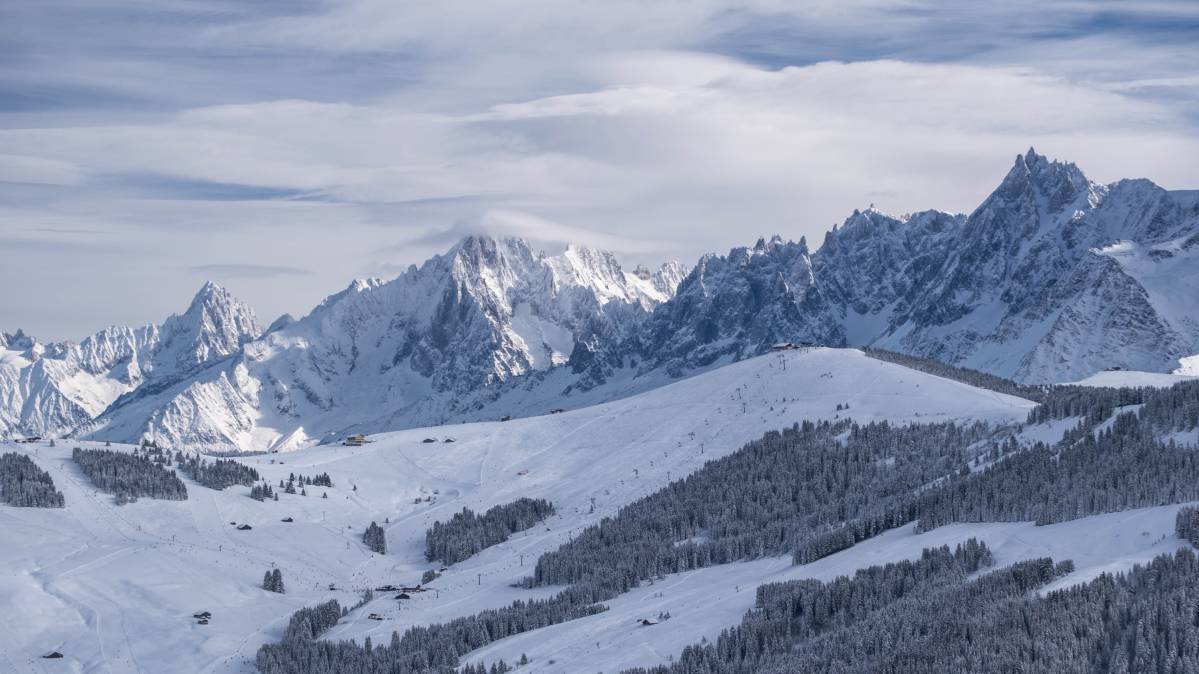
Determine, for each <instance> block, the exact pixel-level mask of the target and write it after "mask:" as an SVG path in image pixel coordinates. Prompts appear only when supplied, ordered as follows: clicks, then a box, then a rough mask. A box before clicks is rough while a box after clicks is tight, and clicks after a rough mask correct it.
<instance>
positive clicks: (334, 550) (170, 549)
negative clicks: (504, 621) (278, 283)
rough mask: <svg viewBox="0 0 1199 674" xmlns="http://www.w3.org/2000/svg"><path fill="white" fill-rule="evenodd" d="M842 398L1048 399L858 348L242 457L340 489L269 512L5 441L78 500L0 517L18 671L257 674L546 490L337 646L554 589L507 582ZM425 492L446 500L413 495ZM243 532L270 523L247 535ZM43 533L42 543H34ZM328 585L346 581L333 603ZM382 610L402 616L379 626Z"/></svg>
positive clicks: (972, 409) (272, 478)
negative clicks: (116, 499)
mask: <svg viewBox="0 0 1199 674" xmlns="http://www.w3.org/2000/svg"><path fill="white" fill-rule="evenodd" d="M784 364H785V367H784ZM743 403H744V407H743V406H742V404H743ZM839 404H840V405H844V404H848V405H849V406H850V413H851V414H852V415H853V416H854V417H855V418H858V419H861V420H862V421H869V420H883V419H888V420H892V421H908V420H917V419H920V420H924V419H932V420H949V419H957V420H966V419H984V420H988V421H990V422H993V423H997V424H1012V423H1017V422H1020V421H1022V420H1023V419H1024V418H1025V416H1026V414H1027V412H1028V410H1029V409H1030V408H1031V406H1032V405H1031V403H1028V402H1027V401H1023V400H1020V399H1016V398H1011V397H1008V396H1003V395H1000V394H996V393H993V392H990V391H985V390H979V389H973V388H971V387H969V386H966V385H964V384H960V383H957V382H951V381H948V380H944V379H940V378H937V377H933V376H930V375H926V374H923V373H919V372H915V371H912V370H907V369H905V368H902V367H900V366H897V365H893V364H889V363H883V362H881V361H877V360H873V359H869V358H866V357H865V356H863V355H862V354H861V353H859V352H856V351H842V350H828V349H815V350H808V351H793V352H787V353H785V354H782V355H778V354H772V355H768V356H763V357H759V358H753V359H749V360H746V361H743V362H740V363H737V364H734V365H730V366H727V367H724V368H720V369H718V370H715V371H712V372H709V373H706V374H702V375H699V376H696V377H693V378H690V379H686V380H683V381H680V382H677V383H674V384H671V385H668V386H664V387H661V388H658V389H655V390H653V391H650V392H647V393H644V394H641V395H637V396H633V397H630V398H627V399H623V400H619V401H615V402H612V403H607V404H604V405H599V406H594V407H588V408H585V409H581V410H577V411H570V412H565V413H562V414H553V415H543V416H538V417H531V418H526V419H514V420H512V421H509V422H486V423H471V424H456V425H447V426H440V427H434V428H420V429H412V430H408V431H401V432H395V433H387V434H382V435H378V436H375V437H373V438H372V440H374V442H372V443H370V444H368V445H365V446H362V447H353V448H350V447H341V446H327V447H315V448H310V449H304V450H300V451H296V452H293V453H290V454H287V455H274V456H255V457H246V458H244V459H242V461H243V462H244V463H246V464H248V465H249V466H251V467H253V468H255V469H257V470H258V471H259V472H260V473H261V474H262V475H263V477H264V478H266V480H267V481H268V482H269V483H272V484H276V483H277V482H278V480H279V479H281V478H285V477H286V476H287V475H288V474H289V473H291V472H296V473H301V474H313V473H321V472H327V473H328V474H329V475H330V476H331V478H332V481H333V484H334V487H333V488H328V489H326V488H322V487H308V488H307V489H308V494H309V495H308V496H306V497H303V496H298V495H281V496H280V501H279V502H273V501H267V502H258V501H254V500H252V499H250V498H248V497H247V493H248V491H249V490H248V488H245V487H230V488H228V489H226V490H224V491H219V492H218V491H212V490H209V489H206V488H203V487H201V486H199V485H197V484H196V483H194V482H193V481H191V480H190V479H185V482H186V484H187V489H188V494H189V497H188V500H187V501H183V502H167V501H153V500H148V499H142V500H140V501H138V502H137V503H134V504H130V505H126V506H116V505H114V504H113V501H112V498H111V497H110V496H107V495H105V494H97V493H96V492H95V491H94V489H93V488H92V487H91V485H90V484H89V483H88V481H87V480H86V478H84V477H83V476H82V475H80V474H79V472H78V470H77V468H76V467H75V466H74V464H73V463H72V462H71V461H70V460H69V459H68V458H66V457H68V456H69V454H70V449H69V448H68V447H67V444H68V443H59V445H58V447H56V448H50V447H48V446H46V445H45V444H40V445H24V444H22V445H6V446H5V447H4V450H5V451H17V452H21V453H27V454H29V455H31V456H32V457H33V459H34V461H35V462H36V463H37V464H38V465H39V466H41V467H43V468H45V469H46V470H47V471H48V472H49V473H50V474H51V476H52V477H53V479H54V481H55V484H56V485H57V486H58V488H59V489H61V490H62V491H63V492H64V494H65V496H66V508H65V509H64V510H40V509H14V508H7V507H0V517H2V518H3V523H4V526H3V527H0V537H2V538H3V540H2V541H0V550H3V551H4V552H2V553H0V561H2V562H3V563H4V564H5V567H6V568H8V569H10V570H11V573H10V574H9V575H8V576H6V579H5V580H4V581H2V582H3V584H4V592H5V593H6V595H8V596H11V597H14V598H16V599H17V600H18V601H19V602H20V604H21V605H22V606H27V607H32V608H31V610H32V611H33V612H32V613H29V614H26V615H23V616H22V618H21V620H19V621H16V620H12V619H11V618H9V619H5V622H4V627H5V629H4V630H3V636H0V644H2V647H0V651H2V652H3V653H5V654H6V657H8V658H10V666H11V667H13V668H14V669H17V670H26V669H31V668H33V669H34V671H38V670H37V668H39V667H41V666H42V665H43V661H41V660H39V659H38V658H37V657H36V656H37V655H39V654H40V653H42V652H44V651H48V650H51V649H57V650H60V651H62V652H63V653H65V654H67V656H68V657H69V658H70V659H71V660H72V661H73V662H75V663H77V665H78V666H79V667H82V668H85V669H86V668H89V667H94V666H97V665H99V664H100V663H102V662H107V663H109V664H110V666H111V667H113V668H114V669H117V670H130V669H136V668H139V667H140V668H145V667H147V666H148V665H149V663H155V665H156V666H165V667H168V668H171V669H174V670H176V671H248V670H249V666H248V663H249V662H250V658H252V657H253V654H254V651H255V650H256V648H257V647H258V645H259V644H260V643H263V642H265V641H269V640H275V639H278V638H279V635H280V633H281V630H282V628H283V625H284V623H285V622H286V618H287V616H288V615H289V614H290V613H291V612H292V611H294V610H296V609H297V608H299V607H300V606H303V605H310V604H313V603H316V602H317V601H318V600H322V599H325V598H329V597H339V598H341V599H342V601H343V603H344V604H351V605H352V604H353V603H354V602H355V601H356V596H357V594H356V592H355V591H354V590H355V589H361V588H364V587H373V586H377V585H381V584H384V583H394V584H397V585H399V584H403V583H413V582H416V581H417V580H418V579H419V576H420V574H421V572H422V571H424V570H425V569H428V568H430V566H431V565H430V563H428V562H426V561H425V560H424V557H423V554H422V552H423V536H424V531H425V529H426V528H427V527H428V526H429V525H430V524H431V523H432V521H433V520H435V519H448V517H449V516H450V514H452V513H453V512H456V511H458V510H460V509H461V508H462V507H464V506H469V507H471V508H472V509H476V510H482V509H485V508H487V507H489V506H492V505H496V504H499V503H503V502H507V501H510V500H512V499H514V498H516V497H518V496H530V497H540V498H548V499H550V500H551V501H553V502H554V504H555V506H556V507H557V511H558V515H556V516H554V517H553V518H551V519H550V521H549V522H547V528H546V530H544V531H543V530H541V529H536V530H533V531H530V532H528V534H527V535H518V536H517V537H516V538H513V539H512V540H510V541H509V542H508V543H505V544H502V545H499V546H496V547H494V548H491V549H488V550H486V551H484V552H483V553H482V554H480V555H478V556H476V557H473V558H471V559H469V560H467V561H465V562H462V563H460V564H458V565H455V566H454V567H452V568H451V569H450V570H449V571H447V572H446V573H445V575H444V576H443V577H442V578H440V579H438V580H437V581H436V582H435V583H434V584H433V587H436V588H437V589H438V593H437V594H436V595H433V594H432V593H425V594H422V595H417V596H416V598H415V599H413V600H412V601H411V602H408V603H405V604H404V605H403V608H402V609H399V610H397V607H396V606H395V601H394V600H393V599H390V598H386V599H384V598H380V599H376V600H375V602H374V603H372V604H371V605H369V606H368V607H365V608H363V609H360V610H359V611H356V612H355V613H354V614H353V615H352V617H351V619H350V620H349V621H348V622H346V623H345V625H344V626H343V627H338V628H337V629H336V631H335V632H334V633H333V636H361V635H364V634H366V633H367V632H368V631H374V632H375V633H376V634H377V635H378V637H379V639H384V638H385V635H389V634H390V632H391V631H392V630H396V629H399V630H401V631H402V630H403V628H404V627H406V626H408V625H414V624H423V623H427V622H430V621H436V620H444V619H447V618H452V617H457V616H463V615H469V614H471V613H474V612H476V611H478V610H480V609H483V608H486V607H498V606H502V605H505V604H507V603H510V602H511V601H512V600H514V599H517V598H522V597H524V598H529V597H538V596H547V589H538V590H519V589H516V588H511V587H509V583H511V582H513V581H515V580H517V579H519V578H520V577H522V576H523V575H525V574H526V573H527V572H528V571H529V568H528V567H529V565H531V564H532V563H533V562H534V560H535V559H536V557H537V556H538V555H539V554H540V553H542V552H545V551H547V550H550V549H553V548H555V547H557V546H558V545H559V544H561V543H562V542H565V541H566V540H568V539H569V538H570V537H571V536H572V535H573V534H574V533H576V532H578V531H579V530H581V528H582V527H584V526H586V525H587V524H589V523H592V522H595V521H597V520H598V519H599V518H600V517H603V516H606V515H610V514H612V513H614V512H615V511H616V510H617V509H618V508H619V507H620V506H622V505H624V504H625V503H628V502H629V501H631V500H633V499H635V498H638V497H640V496H643V495H645V494H647V493H650V492H652V491H654V490H657V489H659V488H661V487H662V486H664V485H665V484H666V483H667V482H669V481H670V480H672V479H675V478H678V477H680V476H683V475H686V474H688V473H690V472H692V471H694V470H695V469H697V468H698V467H699V466H701V465H702V464H703V462H705V461H707V460H709V459H712V458H715V457H718V456H721V455H724V454H727V453H729V452H731V451H733V450H735V449H737V448H738V447H740V446H741V444H743V443H744V442H746V441H748V440H750V439H753V438H755V437H758V436H760V435H761V434H762V433H763V432H765V431H767V430H770V429H774V428H777V427H779V426H781V425H785V424H788V423H790V422H791V421H792V420H794V419H800V418H808V419H812V418H833V417H835V416H838V415H841V414H845V412H844V411H838V410H837V405H839ZM772 408H773V409H772ZM692 433H694V436H693V435H692ZM426 438H432V439H434V440H436V442H433V443H424V442H422V441H423V440H424V439H426ZM446 438H453V439H454V442H452V443H447V442H445V439H446ZM85 445H86V446H90V443H85ZM272 460H276V461H285V462H286V463H273V464H272V463H271V461H272ZM525 471H527V472H525ZM355 486H356V487H357V489H356V490H355V489H354V487H355ZM323 492H327V493H328V499H323V498H321V497H320V494H321V493H323ZM425 498H432V499H433V500H432V501H431V502H422V503H420V504H416V503H414V501H415V500H417V499H425ZM593 498H594V512H592V509H591V506H592V499H593ZM284 517H292V518H294V520H295V521H294V522H293V523H283V522H281V521H280V520H281V519H282V518H284ZM372 520H374V521H378V522H379V523H380V524H383V526H384V527H385V529H386V530H387V539H388V554H387V555H386V556H379V555H373V554H372V553H369V552H368V551H366V549H365V548H364V547H363V545H362V543H361V532H362V530H363V529H364V528H365V527H366V525H367V524H368V523H369V522H370V521H372ZM385 520H390V522H387V523H384V522H385ZM233 522H236V523H239V524H240V523H249V524H250V525H252V526H253V529H252V530H250V531H238V530H236V529H235V528H234V527H233V526H232V525H231V523H233ZM35 537H36V538H37V540H38V541H39V542H38V544H37V545H27V544H24V543H25V542H28V541H30V540H33V539H34V538H35ZM521 555H523V556H524V557H523V563H524V565H525V566H522V565H521V563H522V557H521ZM272 564H276V565H278V566H279V567H280V568H281V569H282V570H283V574H284V579H285V582H286V584H287V587H288V592H287V594H283V595H278V594H274V593H267V592H264V591H262V590H260V589H259V588H258V584H259V582H260V580H261V577H262V573H263V572H264V571H265V570H267V569H269V568H270V567H271V565H272ZM330 583H334V584H336V585H337V587H339V588H345V589H343V590H339V591H336V592H330V591H328V590H327V589H326V588H327V586H328V585H329V584H330ZM199 610H208V611H211V612H212V613H213V614H214V618H213V620H212V622H211V624H209V625H204V626H199V625H196V624H195V621H194V620H192V619H191V618H190V616H191V614H192V613H193V612H196V611H199ZM368 612H379V613H381V614H383V615H384V616H385V620H384V621H382V622H375V621H369V620H366V618H365V615H366V613H368ZM692 636H698V635H692Z"/></svg>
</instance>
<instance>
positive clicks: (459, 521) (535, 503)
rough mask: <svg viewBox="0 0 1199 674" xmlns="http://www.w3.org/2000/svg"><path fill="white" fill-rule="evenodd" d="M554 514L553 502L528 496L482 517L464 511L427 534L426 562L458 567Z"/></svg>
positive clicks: (494, 509) (490, 510)
mask: <svg viewBox="0 0 1199 674" xmlns="http://www.w3.org/2000/svg"><path fill="white" fill-rule="evenodd" d="M552 514H554V505H553V504H552V503H550V502H549V501H547V500H545V499H531V498H524V497H522V498H519V499H517V500H515V501H513V502H511V503H505V504H503V505H497V506H495V507H492V508H489V509H488V510H487V512H485V513H483V514H482V515H476V514H475V512H474V511H472V510H471V509H469V508H463V509H462V512H459V513H454V516H453V517H451V518H450V520H449V521H448V522H434V523H433V526H432V527H430V528H429V529H428V531H426V532H425V559H427V560H429V561H434V560H441V561H442V562H444V563H446V564H455V563H457V562H460V561H462V560H464V559H466V558H467V557H470V556H471V555H474V554H476V553H478V552H479V551H481V550H483V549H484V548H489V547H491V546H493V545H496V544H499V543H503V542H504V541H506V540H508V537H509V536H511V535H512V534H514V533H517V532H520V531H524V530H525V529H528V528H529V527H532V526H533V525H535V524H537V523H538V522H541V521H543V520H545V518H547V517H549V516H550V515H552Z"/></svg>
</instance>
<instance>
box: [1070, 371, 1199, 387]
mask: <svg viewBox="0 0 1199 674" xmlns="http://www.w3.org/2000/svg"><path fill="white" fill-rule="evenodd" d="M1196 376H1199V375H1190V376H1187V375H1182V374H1168V373H1165V372H1137V371H1136V370H1105V371H1103V372H1096V373H1095V374H1093V375H1091V376H1090V377H1087V378H1086V379H1080V380H1079V381H1076V382H1071V383H1073V384H1077V385H1079V386H1106V387H1111V388H1120V387H1122V386H1133V387H1136V386H1151V387H1153V388H1168V387H1170V386H1173V385H1175V384H1177V383H1178V382H1181V381H1190V380H1192V379H1195V378H1196Z"/></svg>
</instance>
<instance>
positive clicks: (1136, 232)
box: [650, 150, 1199, 382]
mask: <svg viewBox="0 0 1199 674" xmlns="http://www.w3.org/2000/svg"><path fill="white" fill-rule="evenodd" d="M1196 309H1199V192H1195V191H1190V192H1178V191H1175V192H1171V191H1167V190H1164V189H1162V188H1160V187H1158V186H1157V185H1154V184H1153V183H1151V182H1149V181H1148V180H1122V181H1119V182H1116V183H1113V184H1111V185H1100V184H1097V183H1093V182H1090V181H1088V180H1087V178H1086V177H1085V176H1084V175H1083V174H1082V172H1081V171H1080V170H1079V169H1078V167H1076V166H1075V165H1074V164H1069V163H1062V162H1056V161H1049V160H1048V159H1046V158H1045V157H1043V156H1041V155H1038V154H1036V153H1035V152H1034V151H1032V150H1029V151H1028V153H1027V154H1025V155H1021V156H1018V157H1017V158H1016V161H1015V164H1014V165H1013V166H1012V168H1011V170H1010V171H1009V172H1008V174H1007V176H1006V177H1005V178H1004V179H1003V182H1002V183H1001V184H1000V185H999V187H998V188H997V189H996V190H995V191H994V192H993V193H992V194H991V195H990V196H989V197H987V199H986V200H985V201H984V202H983V203H982V204H981V205H980V206H979V207H978V208H977V209H976V210H975V211H974V212H973V213H971V214H969V215H953V214H949V213H941V212H937V211H925V212H921V213H916V214H912V215H905V216H902V217H893V216H890V215H886V214H884V213H881V212H879V211H877V210H874V209H870V210H867V211H865V212H857V211H855V212H854V214H853V215H852V216H851V217H850V218H848V219H847V220H846V221H845V222H844V224H843V225H842V226H840V227H834V229H833V230H832V231H830V232H829V233H828V234H827V235H826V236H825V240H824V243H823V245H822V246H821V247H820V249H819V250H817V251H815V252H810V251H809V249H808V246H807V244H806V242H805V241H803V240H800V242H799V243H794V242H784V241H782V240H781V239H779V238H777V237H776V238H774V239H772V240H770V241H759V242H758V244H757V245H756V246H754V247H753V248H739V249H735V250H733V251H731V252H730V253H729V254H728V255H727V256H724V257H718V256H707V257H705V258H703V259H702V260H701V261H700V262H699V264H698V265H697V266H696V269H695V270H694V272H693V273H692V274H691V275H690V276H689V277H688V278H687V279H686V280H684V281H683V283H682V284H681V285H680V287H679V291H678V296H677V297H676V298H675V299H674V300H672V301H671V302H669V303H667V304H666V305H664V306H663V307H662V308H660V309H659V310H657V311H656V312H655V313H654V316H653V318H652V320H651V324H652V326H653V328H652V331H651V333H652V335H653V336H654V339H653V341H652V343H651V348H650V355H651V356H652V357H654V358H657V359H658V360H659V362H661V363H663V364H666V365H668V366H669V367H671V368H672V369H673V370H675V371H680V370H683V369H685V367H686V366H687V365H702V364H705V363H707V362H711V361H713V360H715V359H717V358H720V357H723V356H726V355H732V356H734V357H740V356H744V355H746V354H751V353H760V352H762V351H763V350H765V349H766V348H767V347H768V345H769V344H770V343H772V342H776V341H783V340H802V341H812V342H816V343H820V344H830V345H836V346H875V347H881V348H887V349H891V350H895V351H901V352H905V353H911V354H915V355H920V356H925V357H930V358H934V359H937V360H941V361H944V362H948V363H952V364H956V365H962V366H966V367H970V368H974V369H978V370H983V371H986V372H991V373H994V374H998V375H1002V376H1005V377H1010V378H1012V379H1015V380H1017V381H1021V382H1062V381H1073V380H1077V379H1081V378H1083V377H1086V376H1088V375H1090V374H1092V373H1094V372H1096V371H1100V370H1103V369H1105V368H1111V367H1119V368H1123V369H1133V370H1147V371H1157V372H1163V371H1169V370H1171V369H1173V368H1176V367H1178V361H1179V359H1180V358H1182V357H1185V356H1188V355H1190V354H1193V353H1195V352H1196V351H1199V319H1197V318H1196V316H1199V313H1197V312H1196Z"/></svg>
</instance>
